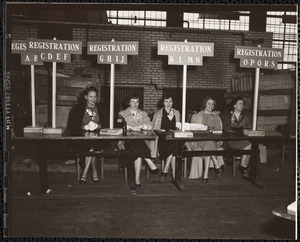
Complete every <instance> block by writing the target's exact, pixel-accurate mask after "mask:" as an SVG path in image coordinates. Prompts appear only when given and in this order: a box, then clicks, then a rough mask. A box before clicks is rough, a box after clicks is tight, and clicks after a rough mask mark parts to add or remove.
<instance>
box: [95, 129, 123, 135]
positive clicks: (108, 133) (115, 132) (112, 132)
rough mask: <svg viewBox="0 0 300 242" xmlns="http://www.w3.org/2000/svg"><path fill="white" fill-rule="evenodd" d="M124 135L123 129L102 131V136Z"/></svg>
mask: <svg viewBox="0 0 300 242" xmlns="http://www.w3.org/2000/svg"><path fill="white" fill-rule="evenodd" d="M122 133H123V129H121V128H114V129H100V135H120V134H122Z"/></svg>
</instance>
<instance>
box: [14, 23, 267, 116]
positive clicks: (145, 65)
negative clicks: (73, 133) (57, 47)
mask: <svg viewBox="0 0 300 242" xmlns="http://www.w3.org/2000/svg"><path fill="white" fill-rule="evenodd" d="M70 26H71V25H70ZM37 33H38V29H37V26H35V25H34V24H31V25H30V26H27V25H26V26H23V25H20V24H15V25H13V28H12V34H13V35H12V36H13V39H26V38H36V37H37ZM112 39H115V40H116V41H138V42H139V55H136V56H129V57H128V64H127V65H116V68H115V71H116V72H115V83H116V85H130V84H134V85H140V86H143V87H144V90H145V91H144V109H145V110H146V111H148V112H153V110H155V109H156V106H157V102H158V100H159V99H160V98H161V96H162V88H163V87H180V86H181V83H182V77H183V68H182V66H169V65H168V63H167V62H168V60H167V56H159V55H157V41H184V40H185V39H187V41H189V42H212V43H214V49H215V50H214V57H205V58H204V60H203V66H188V73H187V87H191V88H193V87H197V88H199V87H200V88H224V89H226V90H228V91H230V89H231V84H230V78H231V77H232V76H233V75H235V74H237V73H244V72H249V70H250V69H245V68H244V69H243V68H239V67H238V66H239V60H237V59H234V58H233V55H234V47H235V46H236V45H248V46H253V43H252V42H251V41H250V40H251V39H263V40H264V43H263V44H262V46H263V47H271V46H272V33H264V32H238V31H216V30H192V29H179V28H157V27H148V28H141V27H131V26H121V27H120V26H114V25H97V26H92V27H87V28H86V27H82V28H80V27H76V28H75V27H74V28H73V40H80V41H82V42H83V54H82V55H73V56H72V63H71V64H62V63H59V64H58V66H57V72H59V73H62V74H66V75H71V76H72V75H75V73H76V70H77V69H82V68H92V69H95V70H96V71H97V74H98V78H99V80H100V82H101V84H102V85H108V84H109V81H110V66H109V65H99V64H97V60H96V56H94V55H89V56H87V55H86V54H85V53H86V41H110V40H112ZM38 68H47V67H45V66H44V67H38ZM48 68H49V67H48ZM253 71H254V69H253Z"/></svg>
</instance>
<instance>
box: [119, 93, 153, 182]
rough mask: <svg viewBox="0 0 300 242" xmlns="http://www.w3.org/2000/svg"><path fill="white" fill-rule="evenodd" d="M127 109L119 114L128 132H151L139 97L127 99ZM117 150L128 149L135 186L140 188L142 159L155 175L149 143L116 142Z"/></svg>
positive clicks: (134, 96) (148, 120) (149, 122)
mask: <svg viewBox="0 0 300 242" xmlns="http://www.w3.org/2000/svg"><path fill="white" fill-rule="evenodd" d="M128 104H129V107H128V108H127V109H125V110H123V111H120V112H119V115H121V116H122V117H123V118H124V119H125V121H126V123H127V130H128V131H141V130H151V129H152V123H151V121H150V118H149V116H148V114H147V113H146V112H145V111H142V110H141V109H139V108H138V107H139V97H138V96H136V95H132V96H131V97H130V98H129V103H128ZM118 148H119V149H125V148H127V149H129V150H130V154H131V159H132V160H133V161H134V168H135V184H136V186H138V187H140V186H141V182H140V173H141V165H142V159H144V160H145V161H146V163H147V165H148V167H149V168H150V171H151V173H157V172H158V168H157V167H156V165H155V164H154V163H153V161H152V160H151V151H150V149H149V142H147V143H146V142H145V141H134V140H132V141H131V142H130V143H126V142H125V143H124V142H121V141H120V142H118Z"/></svg>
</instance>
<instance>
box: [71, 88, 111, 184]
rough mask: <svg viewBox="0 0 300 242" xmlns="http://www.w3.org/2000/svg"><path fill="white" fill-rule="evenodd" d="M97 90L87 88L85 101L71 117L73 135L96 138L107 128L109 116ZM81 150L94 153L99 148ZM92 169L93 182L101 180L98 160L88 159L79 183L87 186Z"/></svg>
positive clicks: (75, 108) (76, 108)
mask: <svg viewBox="0 0 300 242" xmlns="http://www.w3.org/2000/svg"><path fill="white" fill-rule="evenodd" d="M97 93H98V91H97V89H96V88H95V87H87V88H86V89H85V90H84V91H83V95H84V99H83V100H81V101H80V102H79V105H77V106H75V107H74V108H73V109H72V110H71V112H70V115H69V120H68V127H69V130H70V134H71V135H73V136H74V135H76V136H78V135H79V136H81V135H82V134H84V135H85V136H95V135H97V133H96V131H97V130H99V129H100V128H101V127H106V125H107V123H108V121H107V120H108V115H107V113H106V111H105V108H104V106H103V105H102V104H100V103H97ZM78 148H79V149H80V150H82V151H83V150H85V151H86V150H90V151H93V150H94V148H95V149H96V148H97V149H99V147H92V148H91V147H78ZM90 166H91V167H92V180H93V181H94V182H98V181H99V178H98V175H97V169H96V158H95V157H86V158H85V166H84V169H83V172H82V174H81V178H80V181H79V183H80V184H85V183H86V181H87V173H88V170H89V167H90Z"/></svg>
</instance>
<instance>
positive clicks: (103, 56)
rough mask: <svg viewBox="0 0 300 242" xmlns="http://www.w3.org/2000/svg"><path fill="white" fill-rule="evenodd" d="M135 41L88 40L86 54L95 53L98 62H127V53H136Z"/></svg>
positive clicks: (137, 45)
mask: <svg viewBox="0 0 300 242" xmlns="http://www.w3.org/2000/svg"><path fill="white" fill-rule="evenodd" d="M138 49H139V44H138V42H137V41H101V42H98V41H97V42H88V43H87V54H88V55H97V63H98V64H127V56H128V55H138Z"/></svg>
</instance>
